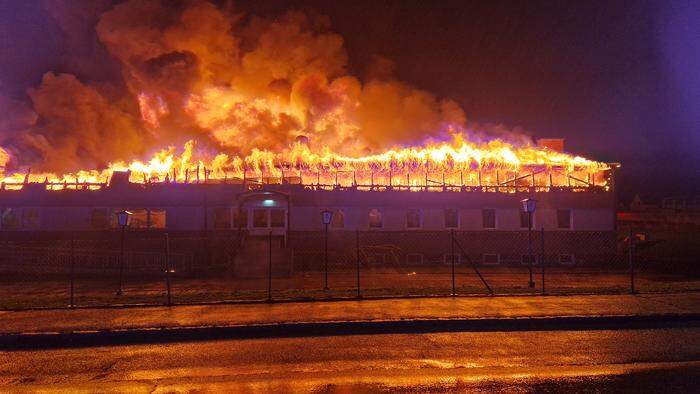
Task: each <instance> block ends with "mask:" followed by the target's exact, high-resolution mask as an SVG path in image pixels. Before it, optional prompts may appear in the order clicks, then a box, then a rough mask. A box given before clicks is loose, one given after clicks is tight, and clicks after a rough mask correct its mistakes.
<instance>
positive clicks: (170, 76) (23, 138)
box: [0, 0, 468, 172]
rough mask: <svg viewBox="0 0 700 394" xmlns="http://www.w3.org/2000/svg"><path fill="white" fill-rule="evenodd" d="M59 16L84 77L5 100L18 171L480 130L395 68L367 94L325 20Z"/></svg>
mask: <svg viewBox="0 0 700 394" xmlns="http://www.w3.org/2000/svg"><path fill="white" fill-rule="evenodd" d="M87 3H92V5H91V6H90V7H88V8H84V7H82V6H83V5H86V4H87ZM49 8H50V10H51V13H52V15H55V18H56V19H57V20H58V21H59V22H60V23H59V26H60V27H61V28H62V29H63V30H64V31H65V32H66V36H67V37H68V38H69V42H70V43H71V44H69V45H68V49H67V55H66V60H65V62H64V64H66V67H67V68H68V69H70V70H73V71H74V72H75V74H71V73H58V72H54V70H47V72H46V74H45V75H44V77H43V79H42V81H41V84H40V85H39V86H36V87H34V88H31V89H29V91H28V97H29V102H18V101H16V100H12V99H9V98H4V97H0V109H2V113H3V114H12V116H11V117H8V118H4V119H2V120H0V145H1V146H2V147H4V148H5V151H6V152H9V155H10V159H9V160H10V164H9V165H15V166H32V167H33V168H35V169H38V170H45V171H56V172H68V171H76V170H78V169H82V168H104V167H105V166H106V165H107V164H108V163H110V162H114V161H119V160H131V159H134V158H141V157H144V156H146V155H149V154H152V153H153V152H155V151H157V150H159V149H162V148H164V147H168V146H180V145H182V144H183V143H184V142H185V141H187V140H190V139H194V140H196V141H197V143H198V146H199V147H200V148H201V149H205V150H209V151H211V152H225V153H232V154H246V153H248V152H250V151H251V150H253V149H269V150H273V151H274V150H278V151H279V150H284V149H286V148H287V147H289V145H290V144H292V143H293V142H294V141H295V140H297V138H298V137H299V136H306V137H308V140H309V141H310V142H309V143H310V146H311V148H312V149H322V148H328V149H332V150H334V151H336V152H338V153H342V154H346V155H359V154H367V153H372V152H377V151H378V150H383V149H386V148H389V147H392V146H395V145H397V144H399V145H406V144H415V143H419V142H422V141H425V140H428V139H431V138H444V137H445V135H446V134H447V133H448V132H450V131H458V130H462V129H464V128H465V127H467V126H468V124H467V120H466V117H465V115H464V113H463V111H462V110H461V108H460V107H459V105H457V104H456V103H455V102H453V101H450V100H442V99H439V98H437V97H435V96H434V95H432V94H430V93H429V92H426V91H423V90H420V89H417V88H415V87H412V86H410V85H409V84H406V83H404V82H401V81H398V80H397V79H396V78H394V77H393V73H392V72H393V69H394V67H395V66H394V65H393V64H392V63H391V62H389V61H388V60H386V59H382V58H378V60H377V66H376V67H375V70H376V71H375V72H371V73H369V75H368V77H367V79H366V80H364V81H361V80H360V79H358V78H357V77H355V76H352V75H349V74H348V72H347V63H348V55H347V53H346V51H345V49H344V45H343V38H342V37H341V36H339V35H338V34H336V33H334V32H333V31H332V29H331V26H330V21H329V19H328V18H327V17H324V16H320V15H312V14H305V13H301V12H296V11H291V12H287V13H285V14H282V15H277V16H275V17H258V16H253V15H246V13H245V11H244V10H240V9H237V8H235V7H233V6H230V5H227V6H217V5H214V4H212V3H210V2H208V1H204V0H202V1H196V0H195V1H182V2H170V1H165V0H162V1H159V0H147V1H144V0H131V1H125V2H123V3H120V4H117V5H115V6H111V5H110V4H109V3H106V2H86V3H85V4H82V3H80V2H77V3H76V2H67V1H61V2H57V3H52V4H51V5H49ZM86 9H87V10H88V11H87V12H86V11H85V10H86ZM86 48H87V49H86ZM105 59H106V60H105ZM106 64H109V65H108V66H107V65H106ZM107 69H112V70H116V71H113V72H110V71H109V70H107ZM111 75H115V77H110V76H111ZM2 153H5V152H2ZM4 160H6V159H4Z"/></svg>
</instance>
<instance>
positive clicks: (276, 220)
mask: <svg viewBox="0 0 700 394" xmlns="http://www.w3.org/2000/svg"><path fill="white" fill-rule="evenodd" d="M284 222H285V217H284V209H271V210H270V227H284Z"/></svg>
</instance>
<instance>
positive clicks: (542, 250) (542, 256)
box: [540, 227, 545, 295]
mask: <svg viewBox="0 0 700 394" xmlns="http://www.w3.org/2000/svg"><path fill="white" fill-rule="evenodd" d="M540 266H541V268H542V295H544V293H545V291H544V227H542V229H541V230H540Z"/></svg>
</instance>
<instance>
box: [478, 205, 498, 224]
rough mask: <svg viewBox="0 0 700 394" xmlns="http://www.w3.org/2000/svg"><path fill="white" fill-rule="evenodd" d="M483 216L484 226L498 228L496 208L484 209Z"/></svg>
mask: <svg viewBox="0 0 700 394" xmlns="http://www.w3.org/2000/svg"><path fill="white" fill-rule="evenodd" d="M481 216H482V221H483V227H484V228H496V210H495V209H484V210H483V211H481Z"/></svg>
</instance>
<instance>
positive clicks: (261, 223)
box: [253, 209, 268, 228]
mask: <svg viewBox="0 0 700 394" xmlns="http://www.w3.org/2000/svg"><path fill="white" fill-rule="evenodd" d="M267 216H268V215H267V209H253V227H258V228H260V227H268V225H267Z"/></svg>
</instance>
